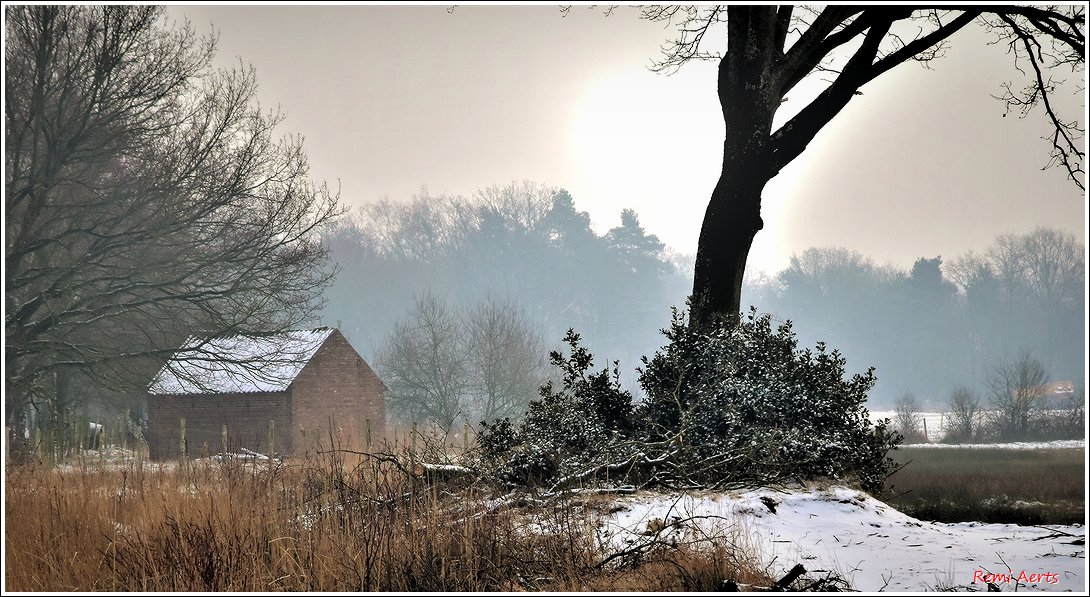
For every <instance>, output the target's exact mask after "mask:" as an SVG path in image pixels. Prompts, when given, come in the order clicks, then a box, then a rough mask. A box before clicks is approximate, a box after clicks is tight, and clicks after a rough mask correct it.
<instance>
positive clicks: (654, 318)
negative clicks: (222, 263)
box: [324, 183, 1085, 405]
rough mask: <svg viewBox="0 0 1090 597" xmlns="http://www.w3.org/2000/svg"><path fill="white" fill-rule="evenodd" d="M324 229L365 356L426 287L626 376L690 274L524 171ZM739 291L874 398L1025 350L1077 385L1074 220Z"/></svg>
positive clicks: (947, 380)
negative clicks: (513, 310) (972, 245)
mask: <svg viewBox="0 0 1090 597" xmlns="http://www.w3.org/2000/svg"><path fill="white" fill-rule="evenodd" d="M325 242H326V243H327V245H328V246H329V248H330V249H331V250H332V253H333V256H334V258H335V260H336V261H337V263H338V264H339V267H340V272H339V274H338V276H337V278H336V281H335V283H334V284H333V286H332V287H331V288H330V289H328V290H327V292H326V298H327V304H326V307H325V312H324V319H325V321H327V322H330V323H337V324H338V325H339V326H340V327H341V329H342V330H343V331H344V332H345V333H346V334H347V335H348V337H349V339H350V340H351V341H352V342H353V344H354V345H355V346H356V347H357V349H359V350H360V351H361V352H362V353H363V354H364V355H365V356H367V357H368V358H369V359H377V358H378V357H379V355H380V353H381V352H382V351H383V350H384V349H385V347H386V345H387V342H388V340H389V336H390V334H391V332H392V330H393V329H394V326H395V324H397V323H399V322H402V321H405V320H406V318H407V317H408V313H409V311H410V308H411V307H412V305H413V304H414V300H415V299H417V298H419V297H420V296H423V295H424V294H425V293H431V294H432V295H434V296H437V297H439V298H441V299H442V300H443V301H444V302H445V303H447V304H450V305H452V306H454V307H464V308H470V307H472V306H473V305H477V304H480V303H481V302H482V301H486V300H493V299H495V300H501V301H503V302H504V303H506V304H510V305H516V306H518V307H519V308H520V309H521V311H522V314H523V315H524V316H525V319H526V320H527V321H528V322H529V324H530V326H531V327H532V328H534V329H535V330H536V332H537V333H538V334H539V335H540V337H541V338H543V339H544V341H545V346H546V348H547V349H548V348H553V347H558V346H559V345H560V344H561V339H562V338H563V335H564V332H565V331H566V330H567V329H568V328H574V329H575V330H576V331H577V332H579V333H580V334H582V336H583V338H584V341H585V344H586V345H587V346H588V347H589V348H590V349H591V350H592V352H593V353H594V355H595V356H596V357H597V358H598V362H597V363H596V366H597V367H599V368H600V367H604V366H606V365H608V364H609V361H612V360H614V359H618V360H620V362H621V363H620V364H621V370H622V379H626V380H631V379H633V378H634V374H633V371H634V369H635V368H636V367H637V366H639V364H640V362H639V358H640V357H641V356H643V355H651V354H652V353H654V352H655V350H656V349H657V348H659V347H660V346H662V345H663V344H664V342H665V338H664V336H662V334H660V332H659V330H660V329H662V328H664V327H666V326H667V325H668V324H669V321H670V307H671V306H678V307H684V301H685V297H686V296H687V295H688V293H689V292H690V291H691V284H692V259H691V257H679V256H677V255H672V254H670V253H669V252H668V250H667V249H666V247H665V246H664V245H663V243H662V242H660V241H659V239H658V238H657V237H656V236H655V235H653V234H648V233H647V231H646V230H645V229H644V228H643V227H642V226H641V225H640V222H639V219H638V216H637V214H636V212H635V211H633V210H629V209H626V210H624V211H622V212H621V214H620V222H619V225H618V226H616V227H614V228H611V229H609V230H608V231H607V232H605V233H604V234H597V233H596V232H595V231H594V230H593V229H592V227H591V224H590V217H589V215H588V214H587V213H586V212H581V211H578V210H577V209H576V208H575V205H574V201H573V198H572V197H571V195H569V194H568V192H567V191H564V190H558V189H553V188H549V187H546V186H542V185H535V184H531V183H519V184H510V185H506V186H496V187H490V188H488V189H485V190H482V191H480V192H478V193H477V194H476V195H474V196H473V197H472V198H465V197H450V196H440V197H433V196H428V195H427V194H426V193H423V194H422V195H420V196H417V197H415V198H414V199H413V200H412V201H410V202H394V201H381V202H378V203H373V204H367V205H364V206H362V207H360V208H358V209H357V210H356V211H355V212H353V213H352V214H351V216H350V217H348V218H346V219H344V220H342V221H341V223H340V224H338V225H337V226H336V227H334V228H331V229H330V230H329V231H328V232H327V234H326V238H325ZM742 299H743V304H744V305H751V304H752V305H755V306H756V307H757V309H758V310H759V311H761V312H771V313H772V314H773V315H774V317H775V318H777V319H780V320H784V319H790V320H792V321H793V322H794V323H795V329H796V331H797V333H798V335H799V337H800V340H801V342H800V345H804V346H805V345H810V346H812V345H813V344H814V343H816V342H818V341H824V342H825V343H826V344H828V345H829V346H830V347H832V348H836V349H839V350H840V351H841V352H842V353H843V354H844V355H845V356H846V357H847V358H848V366H849V368H851V369H853V370H857V371H863V370H865V369H866V368H867V367H869V366H875V367H876V368H877V376H878V385H877V387H876V389H875V391H874V393H873V394H872V401H876V402H878V403H890V402H892V401H893V399H894V398H895V397H896V396H898V395H901V394H903V393H905V392H912V393H914V394H915V395H917V396H919V398H920V399H921V401H922V402H924V403H925V404H926V403H933V404H936V405H937V404H942V403H944V402H945V401H946V399H947V398H948V397H949V392H950V391H951V390H952V389H953V388H954V387H955V386H958V385H965V386H970V387H983V383H984V377H985V376H986V374H987V372H988V371H989V369H990V368H991V367H994V366H995V365H996V364H997V363H998V362H1000V361H1001V360H1003V359H1004V358H1011V357H1014V356H1015V355H1017V354H1020V353H1022V352H1025V351H1029V352H1032V353H1033V355H1034V356H1035V357H1036V358H1037V359H1039V360H1040V361H1041V362H1042V363H1043V364H1044V365H1045V367H1046V369H1047V371H1048V377H1049V378H1050V379H1056V380H1058V379H1065V380H1072V381H1074V382H1075V384H1076V386H1077V387H1079V388H1082V387H1084V383H1085V379H1084V374H1083V363H1084V362H1085V361H1084V359H1085V351H1084V344H1083V329H1084V321H1085V250H1084V248H1083V245H1082V244H1081V243H1079V242H1078V241H1077V240H1076V239H1075V238H1074V237H1073V236H1071V235H1070V234H1067V233H1065V232H1060V231H1057V230H1053V229H1044V228H1042V229H1038V230H1035V231H1033V232H1031V233H1029V234H1025V235H1004V236H1001V237H999V238H997V239H996V241H995V242H994V244H993V245H992V246H991V247H989V248H987V249H986V250H985V251H984V252H982V253H969V254H966V255H962V256H959V257H957V258H954V259H949V260H943V259H942V258H940V257H927V258H924V257H921V258H920V259H919V260H917V261H916V263H915V264H914V265H913V266H912V268H911V269H909V270H902V269H899V268H897V267H895V266H879V265H876V264H875V263H874V262H873V261H872V260H871V259H869V258H868V257H866V256H864V255H861V254H859V253H857V252H853V251H849V250H847V249H843V248H813V249H809V250H807V251H805V252H803V253H802V254H801V255H796V256H794V257H792V259H791V263H790V266H789V267H788V268H787V269H785V270H784V271H782V272H780V273H778V274H776V275H775V276H772V277H766V278H763V279H761V280H754V281H751V282H750V283H749V284H747V286H746V288H745V290H744V292H743V297H742ZM380 373H381V372H380Z"/></svg>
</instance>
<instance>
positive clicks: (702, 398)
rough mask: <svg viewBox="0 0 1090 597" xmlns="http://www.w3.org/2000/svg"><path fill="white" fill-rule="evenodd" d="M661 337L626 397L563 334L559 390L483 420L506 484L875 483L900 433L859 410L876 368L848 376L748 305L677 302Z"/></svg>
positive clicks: (492, 460)
mask: <svg viewBox="0 0 1090 597" xmlns="http://www.w3.org/2000/svg"><path fill="white" fill-rule="evenodd" d="M664 333H665V335H666V337H667V339H668V340H669V344H668V345H667V346H666V347H665V348H664V349H662V350H660V351H659V352H658V353H656V354H655V355H654V356H653V357H652V358H651V359H647V358H645V359H644V367H643V370H642V371H641V374H640V378H639V382H640V385H641V387H642V388H643V390H644V392H645V393H646V395H647V398H646V400H645V401H644V402H643V403H641V404H639V405H638V406H636V407H633V405H632V397H631V395H630V394H629V393H628V392H626V391H624V390H622V389H621V388H620V385H619V383H618V380H617V374H616V368H614V371H613V375H612V376H611V375H610V372H609V371H608V370H602V371H600V372H598V373H594V374H590V375H588V373H587V372H588V371H589V370H590V368H591V365H592V361H593V359H592V357H591V355H590V354H589V353H588V352H587V351H586V349H584V348H582V347H580V346H579V345H578V342H579V336H578V335H577V334H575V333H574V332H571V331H569V333H568V335H567V337H566V338H565V341H566V342H568V344H569V345H570V346H571V356H570V357H568V358H563V357H562V356H561V355H560V354H559V353H553V354H552V355H551V356H552V360H553V363H554V364H555V365H557V366H559V367H560V368H561V369H562V370H563V371H564V376H563V381H562V387H561V388H560V389H559V390H555V389H554V388H553V386H552V385H551V384H547V385H546V386H545V387H543V388H542V390H541V396H542V397H541V399H540V400H537V401H534V402H533V403H531V405H530V409H529V411H528V412H527V415H526V418H525V419H524V420H523V421H522V422H521V423H520V424H518V425H515V424H512V423H511V422H510V421H502V422H499V423H497V424H494V425H492V426H487V425H485V426H484V432H483V433H482V436H481V446H482V448H483V454H484V461H485V463H486V465H487V466H491V467H493V470H494V471H495V472H496V473H497V474H498V475H499V476H500V477H501V478H502V479H503V480H504V481H507V482H509V483H517V484H534V483H541V484H544V483H558V482H561V481H563V480H564V479H575V478H577V479H578V480H579V481H583V480H585V479H588V478H589V475H590V474H592V473H596V472H607V471H608V472H621V473H623V475H624V478H625V480H627V481H636V482H639V483H641V484H645V485H654V484H659V485H666V486H674V487H678V486H687V487H688V486H694V485H695V486H702V487H723V486H727V485H736V486H738V485H753V484H769V483H780V482H785V481H788V480H802V479H810V478H818V477H826V478H834V479H844V478H846V477H854V478H855V479H856V480H857V481H858V482H859V483H860V485H861V486H862V487H864V488H865V489H871V490H873V489H879V488H880V487H881V485H882V482H883V481H884V479H885V477H886V476H887V475H888V474H889V472H890V471H891V470H892V467H893V463H892V460H891V459H889V458H887V457H886V453H887V451H889V450H890V449H892V448H895V447H896V445H897V443H898V442H899V441H900V439H901V438H900V436H899V435H898V434H896V433H894V432H892V431H890V430H889V429H888V428H887V425H888V421H885V422H883V423H879V424H878V425H874V424H872V423H871V422H870V419H869V416H868V413H867V410H866V409H865V408H864V404H865V402H866V393H867V391H868V390H870V388H871V387H872V386H873V385H874V381H875V378H874V373H873V370H868V371H867V372H866V373H865V374H862V375H854V376H852V377H850V378H846V377H845V376H846V374H845V369H844V366H845V360H844V358H843V357H842V356H841V355H840V353H839V352H837V351H835V350H834V351H832V352H828V351H827V350H826V348H825V346H824V345H823V344H818V345H817V347H816V350H813V351H811V350H799V349H798V348H797V340H796V338H795V335H794V333H793V332H792V331H791V325H790V323H785V324H783V325H781V326H779V327H778V328H776V329H775V330H773V328H772V320H771V317H770V316H768V315H761V316H758V315H757V314H756V312H755V311H751V313H750V314H749V316H748V317H746V318H744V319H742V320H741V321H736V322H722V323H720V324H718V325H714V326H712V327H711V328H710V329H709V330H708V331H703V330H698V329H695V328H692V327H690V326H689V325H688V324H687V323H686V321H685V318H684V315H683V314H682V313H679V312H678V311H677V310H675V312H674V318H673V323H672V324H671V326H670V328H669V329H668V330H664Z"/></svg>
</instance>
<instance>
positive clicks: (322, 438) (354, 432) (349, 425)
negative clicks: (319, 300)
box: [291, 330, 386, 455]
mask: <svg viewBox="0 0 1090 597" xmlns="http://www.w3.org/2000/svg"><path fill="white" fill-rule="evenodd" d="M291 395H292V419H293V436H294V437H293V441H294V442H295V443H294V445H295V447H296V450H295V452H296V454H297V455H301V454H303V453H304V452H305V451H311V450H313V449H315V448H316V447H318V445H319V444H321V445H329V443H330V439H331V438H333V439H334V441H337V442H340V443H341V444H342V445H344V446H346V447H347V446H351V447H356V448H360V447H363V443H364V435H365V427H366V421H367V420H368V419H370V421H371V438H372V442H373V443H377V442H379V441H381V439H382V437H383V435H384V434H385V429H386V425H385V423H386V388H385V386H383V384H382V381H381V380H380V379H379V378H378V375H376V374H375V372H374V370H372V369H371V367H370V366H369V365H368V364H367V362H366V361H364V360H363V358H362V357H360V355H359V353H357V352H356V351H355V349H353V348H352V345H351V344H349V343H348V340H346V339H345V337H344V336H343V335H341V333H340V332H339V331H337V330H333V333H332V334H330V336H329V338H328V339H327V340H326V341H325V343H324V344H323V345H322V347H321V348H320V349H318V352H317V353H316V354H315V355H314V358H312V359H311V360H310V363H308V364H307V366H306V367H304V368H303V370H302V371H301V372H300V373H299V376H298V377H296V378H295V381H294V382H293V383H292V385H291ZM331 422H332V428H331ZM331 430H332V432H333V435H332V436H331V434H330V432H331Z"/></svg>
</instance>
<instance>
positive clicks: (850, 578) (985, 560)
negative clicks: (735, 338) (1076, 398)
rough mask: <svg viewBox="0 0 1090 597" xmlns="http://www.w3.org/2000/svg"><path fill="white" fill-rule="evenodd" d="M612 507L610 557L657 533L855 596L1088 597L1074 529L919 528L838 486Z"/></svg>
mask: <svg viewBox="0 0 1090 597" xmlns="http://www.w3.org/2000/svg"><path fill="white" fill-rule="evenodd" d="M617 506H618V507H619V508H620V509H619V510H618V511H616V512H613V513H611V514H608V515H605V516H604V517H603V519H602V522H601V531H600V540H601V541H603V543H604V544H605V545H606V546H608V548H610V549H613V550H616V551H620V550H624V549H630V548H632V547H633V546H636V545H639V544H641V543H647V542H648V541H650V540H651V539H652V537H654V536H655V535H654V533H655V532H658V533H659V534H658V538H660V539H669V540H675V541H686V540H705V541H706V540H709V539H710V540H712V541H719V542H731V543H733V544H735V545H738V546H740V547H742V548H743V549H747V550H748V551H750V552H755V553H759V554H760V555H761V557H762V558H763V561H764V562H766V563H769V564H770V565H771V572H772V576H773V577H775V578H779V577H781V576H782V575H784V574H785V573H786V572H787V571H788V570H789V569H791V568H792V567H793V566H794V565H795V564H802V565H803V566H804V567H805V568H806V570H807V576H808V577H810V578H815V579H816V578H820V577H822V576H825V575H826V574H827V573H834V574H836V575H838V576H840V577H841V578H843V579H844V580H846V581H847V582H848V583H849V584H850V585H851V587H852V588H853V589H856V590H861V591H879V590H884V591H933V590H943V589H957V590H969V591H985V590H987V588H988V587H987V584H986V581H991V582H992V583H993V584H994V585H996V586H997V587H998V588H999V590H1001V591H1014V590H1022V591H1025V590H1037V591H1079V592H1082V591H1084V590H1085V588H1086V545H1085V539H1086V529H1085V528H1084V527H1082V526H1081V525H1078V526H1049V527H1047V528H1045V527H1020V526H1017V525H1005V524H980V523H959V524H942V523H930V522H922V521H919V520H916V519H914V518H911V517H909V516H906V515H905V514H902V513H901V512H898V511H897V510H894V509H893V508H891V507H890V506H888V505H886V504H884V503H882V502H879V501H878V500H875V499H874V498H872V497H870V496H869V495H867V494H865V493H862V492H858V491H854V490H851V489H846V488H843V487H832V488H829V489H825V490H817V489H797V490H792V491H789V492H778V491H775V490H771V489H767V490H758V491H748V492H739V493H733V494H708V493H694V494H673V495H668V494H651V493H648V494H642V493H641V494H636V495H633V496H629V497H622V498H618V499H617ZM664 526H665V530H662V529H663V527H664ZM986 575H1009V578H1007V577H1003V576H995V577H993V576H986Z"/></svg>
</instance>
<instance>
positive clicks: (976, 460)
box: [886, 447, 1086, 524]
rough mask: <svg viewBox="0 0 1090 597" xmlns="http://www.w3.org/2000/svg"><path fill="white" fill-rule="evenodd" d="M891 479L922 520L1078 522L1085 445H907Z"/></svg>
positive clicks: (897, 502) (900, 503) (892, 488)
mask: <svg viewBox="0 0 1090 597" xmlns="http://www.w3.org/2000/svg"><path fill="white" fill-rule="evenodd" d="M893 456H894V459H895V460H896V461H897V462H899V463H902V464H905V463H907V464H906V466H905V467H904V468H902V469H901V470H900V471H898V472H896V473H894V474H893V476H891V477H890V478H889V480H887V482H886V487H887V488H889V492H890V494H891V496H892V497H891V496H886V501H888V502H889V503H890V504H891V505H893V506H894V507H896V508H898V509H900V510H902V511H903V512H905V513H906V514H909V515H912V516H915V517H916V518H920V519H923V520H937V521H941V522H962V521H980V522H1003V523H1017V524H1072V523H1078V522H1082V521H1083V520H1084V516H1085V510H1086V493H1085V491H1086V482H1085V467H1086V459H1085V454H1084V452H1083V450H1081V449H1048V450H1004V449H995V448H979V449H936V448H911V447H909V448H902V449H901V450H898V451H897V452H895V453H894V454H893Z"/></svg>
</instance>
